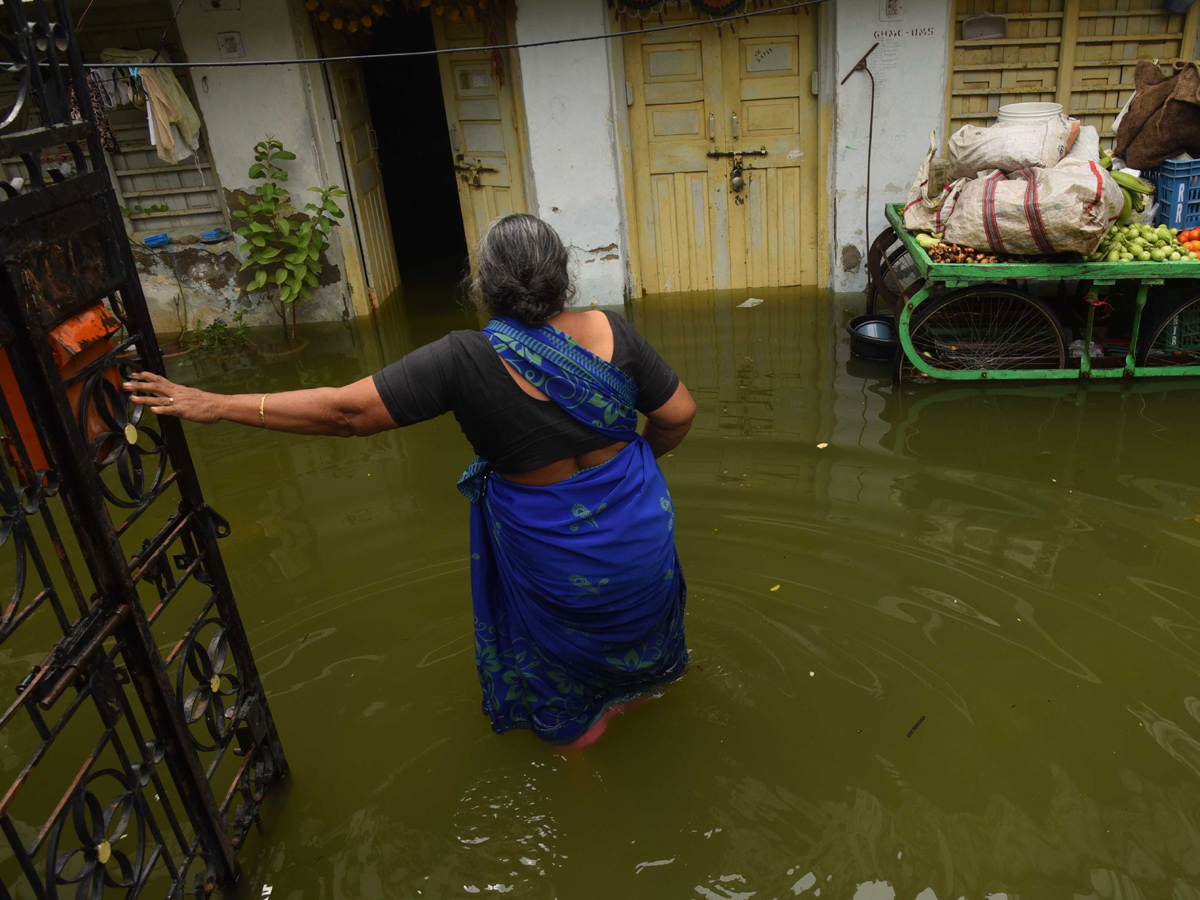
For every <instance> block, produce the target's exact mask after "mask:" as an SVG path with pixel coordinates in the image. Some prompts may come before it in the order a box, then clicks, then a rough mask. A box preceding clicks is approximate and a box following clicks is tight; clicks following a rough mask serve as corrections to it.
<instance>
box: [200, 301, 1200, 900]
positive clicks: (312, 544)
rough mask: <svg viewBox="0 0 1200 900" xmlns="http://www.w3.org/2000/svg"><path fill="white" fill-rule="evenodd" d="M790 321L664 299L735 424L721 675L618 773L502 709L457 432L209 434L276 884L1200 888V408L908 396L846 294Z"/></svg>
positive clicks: (322, 888) (1137, 391)
mask: <svg viewBox="0 0 1200 900" xmlns="http://www.w3.org/2000/svg"><path fill="white" fill-rule="evenodd" d="M756 294H758V295H760V296H765V298H766V302H765V303H763V304H762V305H760V306H758V307H756V308H752V309H739V308H737V304H738V303H740V302H741V301H742V300H744V299H745V298H744V296H741V295H733V294H716V295H688V296H682V295H672V296H667V297H658V298H649V299H647V300H645V301H639V302H638V303H637V304H635V305H634V308H633V309H632V310H631V315H632V317H633V318H634V320H635V322H636V324H637V325H638V327H639V328H640V329H641V330H642V331H643V332H644V333H645V334H646V335H647V336H648V337H649V338H650V340H651V341H652V342H653V343H654V344H655V345H656V346H658V347H659V348H660V350H661V351H662V352H663V354H664V356H666V357H667V359H668V360H669V361H670V362H672V364H674V365H675V366H676V367H677V369H678V370H679V372H680V375H681V376H682V377H683V379H684V380H685V381H686V382H687V384H688V385H689V387H690V388H691V389H692V391H693V394H694V395H695V396H696V399H697V402H698V403H699V406H700V413H699V416H698V418H697V423H696V427H695V429H694V431H693V432H692V435H691V436H690V437H689V439H688V440H687V442H685V444H684V445H683V446H682V447H681V448H679V450H677V451H676V452H675V453H674V454H673V455H672V456H671V457H669V458H666V459H664V460H663V461H662V462H663V468H664V470H665V471H666V473H667V477H668V479H669V480H670V482H671V486H672V492H673V494H674V496H675V505H676V509H677V510H678V519H677V529H676V530H677V535H678V542H679V548H680V553H681V555H682V557H683V559H684V564H685V565H686V566H687V572H688V580H689V586H690V598H689V599H690V602H689V623H688V629H689V630H688V634H689V640H690V641H691V651H692V658H693V661H694V665H693V670H692V672H691V674H690V675H689V677H688V678H687V679H685V680H684V681H682V682H680V683H679V684H677V685H673V686H672V687H671V688H670V689H668V690H667V691H666V692H665V693H664V695H663V697H662V698H661V699H659V700H657V701H656V702H655V703H652V704H649V705H648V706H646V707H642V708H639V709H635V710H631V711H629V712H627V713H626V714H625V715H624V716H622V717H621V718H620V719H619V720H617V721H616V722H614V724H613V725H612V727H611V728H610V729H609V733H608V734H607V735H606V736H605V738H604V739H603V740H602V741H600V742H599V743H598V744H597V745H596V746H595V747H593V748H590V749H589V750H588V751H587V753H586V755H583V756H571V755H564V754H562V753H560V752H556V751H555V750H554V749H553V748H549V747H547V746H544V745H542V744H540V743H539V742H537V740H536V739H535V738H532V737H531V736H529V735H527V734H513V735H509V736H507V737H504V738H499V737H497V736H495V735H493V734H492V733H491V732H490V730H489V728H488V726H487V722H486V719H485V718H484V717H483V716H482V715H481V714H480V708H479V696H478V686H477V684H476V681H475V675H474V668H473V661H472V659H471V653H472V650H471V645H470V639H469V635H470V633H471V629H470V621H471V618H470V616H471V614H470V600H469V593H468V591H469V583H468V573H467V566H466V554H467V537H466V519H467V510H466V508H465V504H464V502H463V501H462V499H461V498H460V497H459V495H458V494H457V492H456V491H455V489H454V483H455V480H456V479H457V476H458V474H459V472H460V471H461V468H462V466H463V465H464V464H465V463H466V461H467V460H468V458H469V456H470V452H469V449H468V447H467V445H466V444H465V442H464V440H463V439H462V437H461V435H460V433H459V432H458V428H457V426H456V425H455V423H454V422H453V420H452V419H446V420H444V421H435V422H429V423H424V424H422V425H419V426H416V427H413V428H410V429H405V430H403V431H398V432H392V433H389V434H385V435H379V436H377V437H374V438H370V439H366V440H353V441H342V440H337V439H332V438H329V439H324V438H319V439H318V438H302V437H291V436H286V435H279V434H273V433H272V434H264V433H262V432H261V431H250V430H247V429H237V428H234V427H231V426H221V427H217V428H209V429H201V428H191V429H190V434H191V436H192V438H193V440H194V444H193V447H194V452H195V454H196V455H197V457H198V459H199V463H200V466H201V469H202V471H201V475H202V477H203V479H204V483H205V485H206V490H207V492H208V495H209V499H210V500H211V502H212V503H213V505H214V506H215V507H216V508H217V509H218V510H220V511H221V512H222V513H223V514H224V515H225V516H227V517H228V518H229V519H230V520H231V522H232V523H233V526H234V533H233V536H232V537H230V538H229V539H228V540H227V541H226V542H225V545H224V549H225V552H226V554H227V558H228V563H229V568H230V571H231V573H232V577H233V578H234V582H235V587H236V588H237V590H238V593H239V596H240V597H241V598H243V599H242V603H243V612H244V616H245V618H246V621H247V624H248V627H249V628H250V629H251V638H252V640H253V641H254V644H255V647H256V652H257V654H258V658H259V661H260V665H261V668H262V670H263V672H264V678H265V682H266V684H267V687H268V689H269V690H270V691H271V695H272V706H273V709H274V710H275V713H276V716H277V718H278V720H279V723H280V728H281V731H282V733H283V737H284V740H285V742H286V744H287V746H288V749H289V754H290V757H291V761H292V764H293V768H294V772H295V777H294V779H293V781H292V782H291V784H290V785H289V787H288V789H287V790H286V791H285V792H282V793H281V794H279V795H276V796H272V797H269V798H268V803H269V804H270V807H269V808H268V809H267V810H266V811H265V812H264V816H263V818H264V821H265V822H267V823H269V825H268V827H267V830H266V831H264V832H263V833H262V834H261V835H260V837H258V838H257V839H256V841H255V842H254V843H253V844H252V845H251V847H250V848H248V855H247V858H246V865H247V872H248V875H249V877H250V878H251V879H253V881H254V885H253V886H252V888H251V890H252V891H256V890H258V886H259V885H261V884H264V883H270V884H272V885H273V886H274V892H275V893H274V896H275V897H279V898H287V900H300V898H314V900H315V898H326V897H331V898H342V897H345V898H363V897H458V896H466V895H470V894H495V893H500V894H503V893H509V892H512V893H513V895H514V896H519V897H534V898H541V897H546V898H550V897H568V898H592V897H595V898H601V897H603V898H608V897H616V896H628V897H654V898H659V897H685V896H687V897H694V896H697V895H698V896H701V897H706V898H725V900H729V898H749V897H751V896H754V897H793V896H802V897H805V898H810V897H817V896H819V897H822V898H851V897H857V898H860V900H877V898H891V897H897V898H913V897H920V900H936V898H942V900H955V898H958V897H964V896H965V897H972V898H973V897H984V896H988V895H991V896H996V897H1012V898H1015V897H1026V898H1041V897H1055V898H1057V897H1081V898H1082V897H1089V898H1135V897H1147V898H1149V897H1176V898H1196V900H1200V891H1198V890H1197V886H1200V826H1198V825H1197V822H1200V700H1197V697H1200V683H1198V681H1200V679H1198V677H1197V676H1198V670H1200V602H1198V601H1197V599H1196V596H1195V593H1194V590H1193V585H1194V584H1195V583H1196V581H1197V576H1198V575H1200V479H1197V478H1196V476H1195V474H1194V473H1195V468H1196V467H1195V462H1194V459H1195V452H1194V449H1193V448H1194V447H1195V446H1196V444H1197V438H1198V437H1200V435H1198V433H1197V425H1196V422H1197V421H1200V416H1198V415H1197V414H1198V413H1200V391H1198V390H1197V389H1195V388H1193V387H1192V386H1190V385H1188V384H1186V383H1173V384H1169V385H1158V384H1139V385H1133V386H1129V385H1100V386H1090V387H1081V386H1074V385H1072V386H1051V387H1047V386H1036V387H1028V386H1009V387H1004V388H1002V389H994V390H980V389H974V388H971V389H967V388H949V389H939V388H937V387H934V386H922V387H923V388H927V389H922V390H914V391H912V392H911V393H898V392H896V391H894V390H893V388H892V387H891V385H890V383H889V381H888V373H887V371H886V367H885V368H883V369H875V368H872V367H870V366H868V365H866V364H863V363H861V362H858V361H855V360H851V359H850V358H849V352H848V346H847V343H846V341H845V339H844V332H843V331H842V329H841V326H842V324H843V323H844V321H845V320H846V319H847V318H848V317H849V316H850V315H851V314H852V313H851V309H850V305H849V304H845V305H843V304H841V303H839V302H838V301H837V300H831V299H830V298H828V297H826V296H824V295H818V294H815V293H806V292H802V291H798V290H781V291H775V292H768V293H766V294H763V293H762V292H756ZM470 324H471V323H469V322H468V321H467V320H466V319H465V318H464V317H463V316H462V314H461V313H460V312H459V311H458V308H457V306H456V304H455V303H454V301H453V299H452V298H451V294H450V292H449V291H447V292H444V293H442V294H438V293H436V292H433V291H426V292H424V293H422V294H421V295H419V296H414V295H411V294H410V295H409V296H406V297H404V298H402V299H401V300H399V301H396V302H395V303H393V304H392V305H391V306H390V307H389V308H387V309H386V310H385V311H384V314H383V317H382V318H381V319H380V321H379V322H378V323H377V324H376V326H374V327H362V328H358V327H355V326H342V325H338V326H327V327H314V328H311V329H309V330H308V332H307V333H306V335H305V337H306V339H307V340H308V342H309V343H308V346H307V348H306V349H305V350H304V351H303V352H301V353H297V354H291V355H287V354H285V355H280V356H274V357H261V356H249V357H245V358H237V359H232V360H216V361H214V360H206V359H201V358H199V357H198V356H196V357H195V358H193V357H188V358H185V359H183V360H181V361H179V363H178V374H179V376H180V377H181V378H182V379H184V380H188V381H192V382H196V383H201V384H204V385H206V386H209V387H212V388H214V389H218V390H226V391H235V390H254V391H267V390H271V391H277V390H284V389H287V388H288V387H292V386H311V385H317V384H325V383H342V382H346V381H349V380H351V379H355V378H359V377H362V376H364V375H366V374H369V373H370V372H371V371H373V370H374V369H376V368H378V367H379V366H380V365H382V364H383V363H384V362H386V361H389V360H391V359H394V358H396V357H397V356H399V355H401V354H402V353H404V352H406V351H407V350H409V349H411V348H412V347H413V346H415V345H417V344H419V343H422V342H424V341H427V340H430V339H432V338H434V337H436V336H438V335H439V334H441V333H444V331H445V330H447V329H448V328H455V327H470ZM777 585H778V586H779V588H778V590H772V589H773V588H774V587H775V586H777Z"/></svg>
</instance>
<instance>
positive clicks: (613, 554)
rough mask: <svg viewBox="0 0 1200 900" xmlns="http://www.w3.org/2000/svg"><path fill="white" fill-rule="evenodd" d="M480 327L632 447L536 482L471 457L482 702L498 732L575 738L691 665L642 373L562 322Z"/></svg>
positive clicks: (513, 361) (525, 372) (504, 321)
mask: <svg viewBox="0 0 1200 900" xmlns="http://www.w3.org/2000/svg"><path fill="white" fill-rule="evenodd" d="M484 334H485V335H486V336H487V338H488V340H489V341H490V342H491V344H492V347H493V348H494V349H495V350H496V352H497V353H498V354H499V355H500V357H501V358H502V359H503V360H504V361H505V362H507V363H508V364H509V365H511V366H512V367H513V368H514V369H516V371H518V372H519V373H520V374H521V375H522V376H523V377H524V378H525V379H526V380H527V381H528V382H529V383H530V384H532V385H534V386H535V387H537V388H538V389H540V390H541V391H542V392H543V393H545V394H546V396H547V397H549V398H550V399H551V400H552V401H553V402H555V403H556V404H558V405H559V406H560V407H561V408H562V409H564V410H566V412H567V413H569V414H570V415H571V416H573V417H574V418H575V419H577V420H579V421H580V422H583V423H584V424H586V425H588V426H589V427H591V428H593V429H595V430H596V431H599V432H600V433H601V434H604V435H606V436H607V437H611V438H612V439H613V440H614V441H629V442H630V443H629V446H627V447H626V448H625V449H623V450H622V451H621V452H620V453H618V454H617V455H616V456H615V457H614V458H613V459H611V460H609V461H608V462H606V463H604V464H603V465H600V466H596V467H594V468H591V469H585V470H584V471H581V472H579V473H577V474H576V475H574V476H572V477H571V478H568V479H567V480H566V481H562V482H559V483H557V484H552V485H548V486H544V487H532V486H527V485H520V484H516V483H514V482H511V481H507V480H506V479H504V478H502V477H500V476H499V475H497V474H496V473H494V472H493V471H491V469H490V467H489V465H488V463H487V461H486V460H483V459H476V460H475V461H474V462H473V463H471V465H470V466H468V467H467V470H466V471H465V472H464V473H463V476H462V479H460V481H459V490H460V491H462V493H463V494H464V495H465V496H466V497H467V499H469V500H470V501H471V593H472V598H473V603H474V610H475V661H476V667H477V669H478V671H479V684H480V686H481V687H482V689H483V711H484V712H485V713H487V714H488V715H489V716H490V717H491V720H492V728H493V729H495V730H496V731H497V732H498V733H501V734H503V733H504V732H506V731H509V730H511V729H513V728H529V729H532V730H533V731H534V732H536V733H537V735H538V736H539V737H541V738H543V739H545V740H547V741H551V742H553V743H570V742H571V741H573V740H575V739H576V738H578V737H580V736H581V735H582V734H583V733H584V732H586V731H587V730H588V729H589V728H590V727H591V726H592V724H593V723H595V722H596V721H597V720H598V719H599V718H600V716H601V714H602V713H603V712H604V710H605V709H607V708H608V707H609V706H611V705H613V704H615V703H619V702H622V701H625V700H629V699H632V698H633V697H636V696H637V695H638V694H641V693H644V692H646V691H647V690H649V689H651V688H652V687H654V686H655V685H656V684H660V683H663V682H666V681H671V680H673V679H676V678H679V677H680V676H682V675H683V674H684V672H685V671H686V669H687V647H686V646H685V644H684V635H683V616H684V603H685V600H686V596H687V587H686V585H685V583H684V580H683V573H682V572H681V571H680V568H679V558H678V556H677V555H676V552H675V534H674V528H675V513H674V509H673V507H672V505H671V495H670V492H669V491H668V490H667V484H666V480H665V479H664V478H663V475H662V472H661V470H660V469H659V467H658V464H657V462H655V459H654V454H653V453H652V452H651V450H650V447H649V445H648V444H647V443H646V442H645V440H643V439H642V438H641V437H640V436H639V435H638V433H637V412H636V410H635V404H636V401H637V385H636V384H635V383H634V382H633V379H631V378H630V377H629V376H628V375H626V374H625V373H624V372H623V371H621V370H620V369H619V368H617V367H616V366H614V365H612V364H611V363H609V362H607V361H605V360H603V359H600V357H598V356H596V355H595V354H593V353H592V352H591V351H589V350H587V349H585V348H584V347H582V346H580V345H579V344H578V343H576V342H575V341H574V340H573V339H572V338H570V337H568V336H567V335H565V334H563V333H562V332H561V331H558V330H557V329H555V328H553V327H551V326H549V325H544V326H542V327H541V328H529V327H526V326H523V325H521V324H520V323H518V322H516V321H514V320H512V319H508V318H503V317H500V318H496V319H493V320H492V321H491V322H490V323H488V325H487V327H486V328H485V329H484Z"/></svg>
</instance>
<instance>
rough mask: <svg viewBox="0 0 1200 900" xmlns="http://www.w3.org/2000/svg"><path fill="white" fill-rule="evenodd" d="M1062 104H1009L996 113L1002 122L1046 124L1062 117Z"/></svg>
mask: <svg viewBox="0 0 1200 900" xmlns="http://www.w3.org/2000/svg"><path fill="white" fill-rule="evenodd" d="M1062 111H1063V108H1062V104H1061V103H1009V104H1008V105H1007V106H1002V107H1000V109H999V111H998V112H997V113H996V116H997V118H998V119H999V120H1000V121H1001V122H1044V121H1046V120H1047V119H1053V118H1054V117H1055V116H1058V115H1062Z"/></svg>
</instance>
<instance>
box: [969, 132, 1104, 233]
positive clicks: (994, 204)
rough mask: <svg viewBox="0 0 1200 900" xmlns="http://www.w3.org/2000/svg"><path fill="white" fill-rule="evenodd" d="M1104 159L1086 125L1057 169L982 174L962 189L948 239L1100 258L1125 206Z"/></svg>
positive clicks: (1095, 133)
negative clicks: (1102, 162) (1101, 248)
mask: <svg viewBox="0 0 1200 900" xmlns="http://www.w3.org/2000/svg"><path fill="white" fill-rule="evenodd" d="M1099 156H1100V135H1099V133H1098V132H1097V131H1096V129H1095V128H1092V127H1091V126H1087V127H1085V128H1082V129H1081V130H1080V132H1079V137H1078V140H1076V142H1075V145H1074V146H1073V147H1072V148H1071V150H1070V152H1068V153H1067V155H1066V156H1065V157H1064V158H1063V159H1062V161H1061V162H1059V163H1058V164H1057V165H1055V166H1052V167H1049V168H1038V167H1029V168H1026V169H1022V170H1021V171H1018V172H1013V173H1011V174H1008V175H1006V174H1005V173H1004V172H1003V171H1001V170H999V169H996V170H993V171H991V172H984V173H982V174H981V176H980V177H979V178H975V179H972V180H971V181H970V182H968V183H967V184H966V185H964V186H963V188H962V190H961V191H959V193H958V197H957V198H956V203H955V206H954V210H953V214H952V215H950V216H949V217H948V218H947V221H946V230H945V240H946V241H948V242H949V243H952V244H961V245H963V246H967V247H973V248H975V249H976V250H984V249H986V250H991V251H992V252H994V253H1006V254H1012V255H1014V256H1049V255H1052V254H1056V253H1079V254H1082V255H1084V256H1087V255H1089V254H1091V253H1094V252H1095V250H1096V248H1097V247H1098V246H1099V245H1100V241H1101V240H1102V239H1103V238H1104V235H1105V234H1106V233H1107V232H1108V229H1109V227H1110V226H1111V225H1112V223H1113V222H1115V221H1116V220H1117V218H1118V217H1119V216H1120V215H1121V210H1122V209H1123V207H1124V205H1125V198H1124V196H1123V195H1122V193H1121V188H1120V186H1119V185H1118V184H1117V183H1116V182H1115V181H1114V180H1113V178H1112V176H1111V175H1109V174H1108V172H1107V171H1105V169H1104V168H1103V167H1101V165H1100V163H1099Z"/></svg>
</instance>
